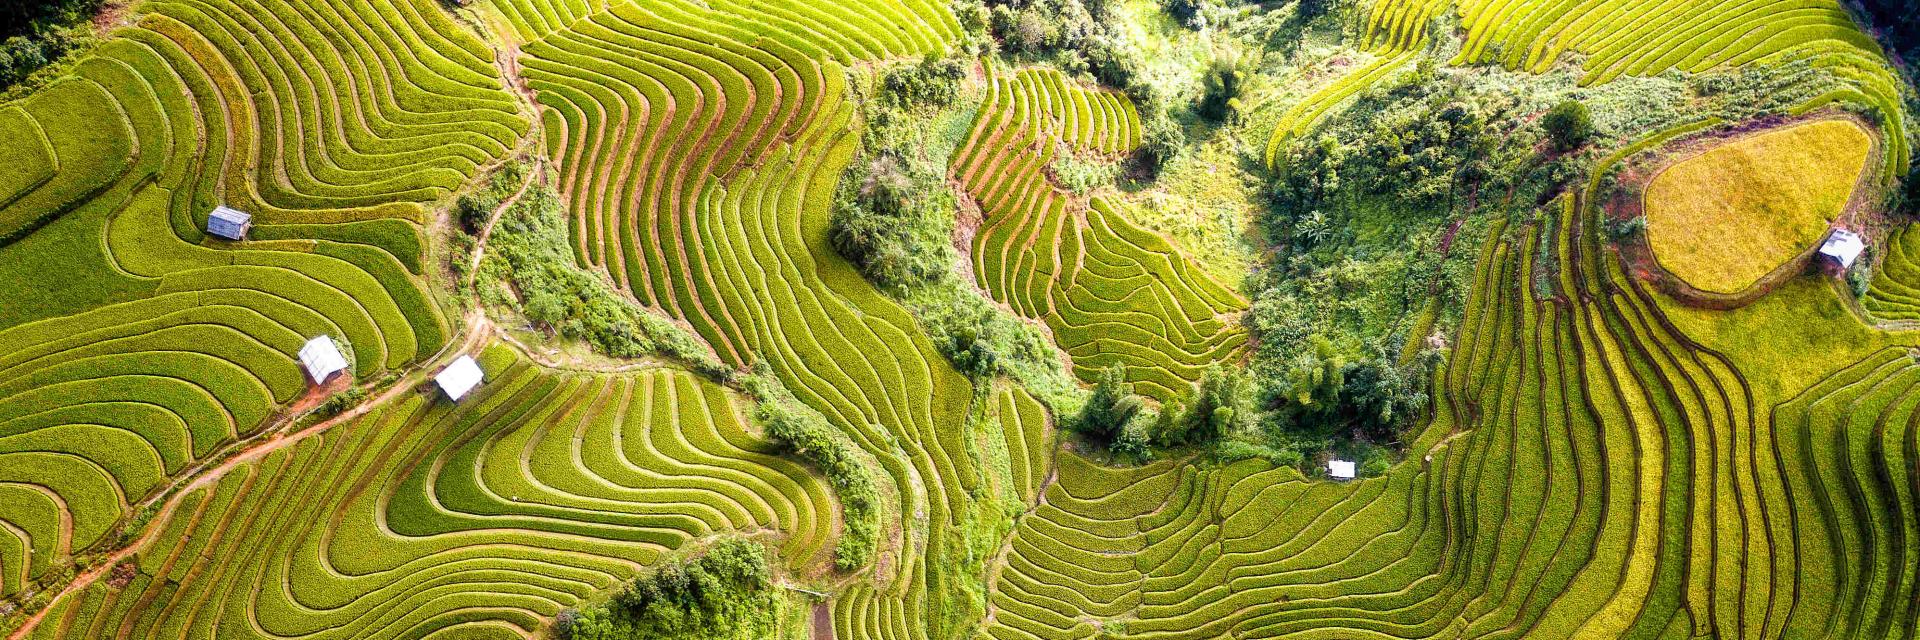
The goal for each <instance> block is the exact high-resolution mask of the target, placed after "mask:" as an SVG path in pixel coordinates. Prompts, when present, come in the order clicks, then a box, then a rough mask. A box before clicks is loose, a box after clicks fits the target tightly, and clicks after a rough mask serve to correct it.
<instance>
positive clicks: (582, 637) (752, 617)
mask: <svg viewBox="0 0 1920 640" xmlns="http://www.w3.org/2000/svg"><path fill="white" fill-rule="evenodd" d="M777 608H778V603H777V602H775V600H774V592H773V571H772V569H770V568H769V567H768V565H767V559H766V552H765V550H763V549H761V548H760V546H759V545H757V544H754V543H752V542H748V541H746V540H741V539H737V538H730V539H726V540H722V541H720V542H719V543H716V544H714V546H713V547H712V548H710V549H708V550H707V552H706V553H705V554H703V555H701V556H700V557H699V558H697V559H694V560H691V561H682V562H674V563H671V564H667V565H665V566H662V567H659V568H656V569H654V570H653V571H651V572H649V573H647V574H645V575H642V576H640V577H638V578H635V579H634V580H633V581H632V582H630V583H628V584H627V585H626V586H625V587H624V588H622V589H621V590H620V591H619V592H617V593H615V594H614V596H613V598H612V599H611V600H609V601H607V602H605V603H602V604H599V605H597V606H591V607H588V608H586V609H583V610H580V611H578V612H562V615H560V616H557V617H555V619H554V631H555V632H556V634H558V635H559V636H560V637H562V638H569V639H571V640H616V639H620V638H661V639H670V638H688V639H691V638H754V637H769V635H770V634H772V633H773V631H774V627H775V613H776V611H777ZM569 613H571V615H568V614H569Z"/></svg>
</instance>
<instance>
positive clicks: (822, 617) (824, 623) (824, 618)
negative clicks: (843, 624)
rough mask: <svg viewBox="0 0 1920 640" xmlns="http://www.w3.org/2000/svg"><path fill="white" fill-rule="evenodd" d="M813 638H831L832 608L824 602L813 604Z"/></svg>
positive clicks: (825, 639) (814, 639)
mask: <svg viewBox="0 0 1920 640" xmlns="http://www.w3.org/2000/svg"><path fill="white" fill-rule="evenodd" d="M813 640H833V608H832V607H828V606H827V603H825V602H816V603H814V604H813Z"/></svg>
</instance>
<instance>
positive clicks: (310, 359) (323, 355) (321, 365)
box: [300, 336, 347, 384]
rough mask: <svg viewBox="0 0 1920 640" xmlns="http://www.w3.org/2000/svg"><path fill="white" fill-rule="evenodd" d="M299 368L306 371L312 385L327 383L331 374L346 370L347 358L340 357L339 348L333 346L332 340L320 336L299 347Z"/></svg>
mask: <svg viewBox="0 0 1920 640" xmlns="http://www.w3.org/2000/svg"><path fill="white" fill-rule="evenodd" d="M300 366H301V367H303V368H305V369H306V370H307V377H308V378H312V379H313V382H314V384H320V383H323V382H326V381H327V378H331V377H333V374H336V373H339V372H341V371H346V370H347V358H346V357H345V356H342V355H340V347H338V346H335V345H334V344H333V338H332V337H329V336H320V337H318V338H314V339H312V340H308V341H307V344H306V345H304V346H302V347H300Z"/></svg>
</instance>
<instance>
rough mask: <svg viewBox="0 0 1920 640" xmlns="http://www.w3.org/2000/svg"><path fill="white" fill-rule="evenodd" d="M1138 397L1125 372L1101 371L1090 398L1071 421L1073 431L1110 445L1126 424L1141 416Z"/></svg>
mask: <svg viewBox="0 0 1920 640" xmlns="http://www.w3.org/2000/svg"><path fill="white" fill-rule="evenodd" d="M1140 407H1141V402H1140V397H1139V396H1136V395H1134V394H1133V385H1132V384H1130V383H1128V382H1127V372H1126V369H1124V368H1122V367H1121V366H1120V365H1113V366H1111V367H1107V368H1106V369H1102V370H1101V371H1100V378H1099V379H1098V380H1097V381H1096V382H1094V385H1093V395H1092V397H1089V398H1087V404H1086V406H1084V407H1081V408H1080V415H1079V416H1077V417H1076V418H1075V419H1074V430H1076V431H1079V432H1080V433H1083V434H1086V436H1087V437H1088V438H1090V439H1092V440H1094V441H1095V442H1097V443H1099V444H1101V445H1103V446H1105V445H1111V444H1113V442H1114V440H1116V439H1117V438H1118V437H1119V436H1120V432H1121V430H1122V429H1125V428H1126V426H1127V423H1128V422H1131V421H1132V420H1133V417H1134V416H1135V415H1137V414H1139V413H1140Z"/></svg>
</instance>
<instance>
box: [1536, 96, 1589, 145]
mask: <svg viewBox="0 0 1920 640" xmlns="http://www.w3.org/2000/svg"><path fill="white" fill-rule="evenodd" d="M1540 126H1541V127H1542V128H1545V129H1546V131H1547V139H1548V140H1550V141H1552V142H1553V148H1554V149H1556V150H1558V151H1572V150H1574V149H1578V148H1580V146H1581V145H1584V144H1586V143H1587V139H1589V138H1592V137H1593V115H1592V114H1590V113H1588V112H1587V105H1586V104H1585V103H1583V102H1580V101H1578V100H1567V101H1564V102H1561V103H1560V104H1557V105H1554V106H1553V108H1552V109H1548V110H1547V115H1545V116H1542V117H1541V118H1540Z"/></svg>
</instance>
